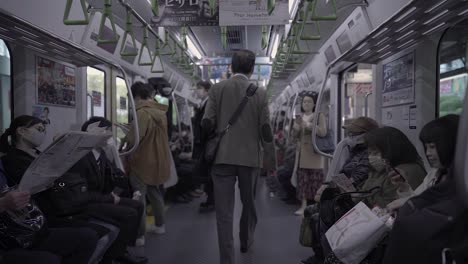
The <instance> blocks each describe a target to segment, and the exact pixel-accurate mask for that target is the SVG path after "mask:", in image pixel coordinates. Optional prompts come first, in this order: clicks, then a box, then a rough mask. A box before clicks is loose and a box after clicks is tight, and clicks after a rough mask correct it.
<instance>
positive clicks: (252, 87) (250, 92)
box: [221, 84, 258, 137]
mask: <svg viewBox="0 0 468 264" xmlns="http://www.w3.org/2000/svg"><path fill="white" fill-rule="evenodd" d="M257 89H258V87H257V86H256V85H254V84H250V85H249V87H248V88H247V91H246V92H245V96H244V98H243V99H242V101H241V103H240V104H239V106H237V109H236V111H234V113H233V114H232V116H231V118H230V119H229V122H228V124H227V126H226V127H225V128H224V129H223V131H221V137H222V136H224V135H225V134H226V133H227V132H228V131H229V129H230V128H231V127H232V126H233V125H234V123H236V121H237V119H239V116H240V115H241V114H242V111H243V110H244V108H245V105H246V104H247V102H248V101H249V97H252V96H254V95H255V93H256V92H257Z"/></svg>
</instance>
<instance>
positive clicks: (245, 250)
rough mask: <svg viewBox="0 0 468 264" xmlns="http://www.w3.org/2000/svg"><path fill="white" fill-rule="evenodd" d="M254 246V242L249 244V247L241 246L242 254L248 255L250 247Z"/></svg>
mask: <svg viewBox="0 0 468 264" xmlns="http://www.w3.org/2000/svg"><path fill="white" fill-rule="evenodd" d="M252 245H253V241H252V242H250V244H248V245H247V246H246V245H241V252H242V253H247V252H248V251H249V249H250V247H252Z"/></svg>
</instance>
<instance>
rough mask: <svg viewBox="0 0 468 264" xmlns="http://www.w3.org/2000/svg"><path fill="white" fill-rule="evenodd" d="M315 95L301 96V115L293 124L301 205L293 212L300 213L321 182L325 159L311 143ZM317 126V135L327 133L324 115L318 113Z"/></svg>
mask: <svg viewBox="0 0 468 264" xmlns="http://www.w3.org/2000/svg"><path fill="white" fill-rule="evenodd" d="M316 98H317V97H316V95H313V94H306V95H304V97H303V98H302V102H301V111H302V115H300V116H299V115H298V116H296V119H295V121H294V126H293V133H294V134H293V135H294V137H295V138H296V139H297V141H298V143H297V144H298V147H297V154H296V165H295V166H296V167H295V171H296V173H295V175H294V176H295V177H297V178H296V182H297V183H296V185H297V186H296V190H297V198H298V199H299V200H300V201H302V203H301V207H300V208H299V210H297V211H296V212H295V214H296V215H302V214H303V213H304V209H305V208H306V206H307V200H313V199H314V196H315V193H316V192H317V190H318V189H319V188H320V186H321V184H322V182H323V177H324V174H323V167H324V163H325V160H324V159H323V157H322V156H320V155H319V154H318V153H317V152H315V150H314V146H313V144H312V125H313V122H314V120H315V118H316V114H315V111H314V110H315V102H316ZM318 118H319V120H318V126H317V136H319V137H325V136H326V135H327V125H326V120H325V116H324V115H323V114H319V116H318Z"/></svg>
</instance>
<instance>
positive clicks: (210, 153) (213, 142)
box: [204, 84, 258, 164]
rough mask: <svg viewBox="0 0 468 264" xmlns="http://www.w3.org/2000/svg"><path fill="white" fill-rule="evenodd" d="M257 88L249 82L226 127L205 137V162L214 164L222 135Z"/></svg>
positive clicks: (235, 119)
mask: <svg viewBox="0 0 468 264" xmlns="http://www.w3.org/2000/svg"><path fill="white" fill-rule="evenodd" d="M257 89H258V87H257V86H256V85H254V84H250V85H249V87H248V88H247V91H246V92H245V96H244V98H243V99H242V101H241V103H240V104H239V106H238V107H237V109H236V111H234V113H233V114H232V116H231V118H230V119H229V122H228V124H227V125H226V127H225V128H224V129H223V130H222V131H221V132H216V133H213V134H212V135H211V136H210V137H209V138H208V139H207V141H206V145H205V153H204V158H205V162H207V163H208V164H214V161H215V159H216V154H217V152H218V148H219V144H220V143H221V140H222V139H223V137H224V135H226V133H227V132H228V131H229V129H230V128H231V127H232V126H233V125H234V123H235V122H236V121H237V119H238V118H239V116H240V115H241V113H242V111H243V110H244V108H245V105H246V104H247V102H248V100H249V97H252V96H254V95H255V93H256V92H257Z"/></svg>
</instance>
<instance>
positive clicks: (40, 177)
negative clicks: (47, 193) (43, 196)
mask: <svg viewBox="0 0 468 264" xmlns="http://www.w3.org/2000/svg"><path fill="white" fill-rule="evenodd" d="M111 136H112V135H110V134H95V133H87V132H80V131H72V132H68V133H66V134H65V135H63V136H61V137H60V138H59V139H57V140H56V141H55V142H54V143H52V144H51V145H50V146H49V147H48V148H47V149H46V150H44V151H43V152H42V153H41V154H40V155H39V157H37V158H36V159H35V160H34V161H33V162H32V163H31V165H30V166H29V168H28V169H27V170H26V172H25V173H24V175H23V178H22V180H21V182H20V184H19V186H18V188H19V190H20V191H29V192H30V193H31V194H36V193H39V192H42V191H44V190H46V189H47V188H49V187H50V186H51V185H52V184H53V182H54V181H55V180H56V179H57V178H59V177H61V176H62V175H64V174H65V173H66V172H67V171H68V170H69V169H70V168H71V167H73V165H75V164H76V163H77V162H78V161H79V160H80V159H82V158H83V157H84V156H85V155H86V154H88V153H89V152H90V151H91V150H92V149H93V148H95V147H96V146H102V145H104V144H105V143H106V141H107V139H109V138H110V137H111Z"/></svg>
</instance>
